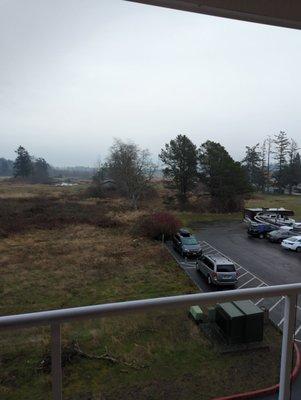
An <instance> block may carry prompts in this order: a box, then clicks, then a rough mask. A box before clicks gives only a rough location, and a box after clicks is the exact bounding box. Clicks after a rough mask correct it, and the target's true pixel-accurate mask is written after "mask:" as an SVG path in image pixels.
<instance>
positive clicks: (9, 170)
mask: <svg viewBox="0 0 301 400" xmlns="http://www.w3.org/2000/svg"><path fill="white" fill-rule="evenodd" d="M13 169H14V162H13V161H12V160H7V159H6V158H0V176H12V175H13Z"/></svg>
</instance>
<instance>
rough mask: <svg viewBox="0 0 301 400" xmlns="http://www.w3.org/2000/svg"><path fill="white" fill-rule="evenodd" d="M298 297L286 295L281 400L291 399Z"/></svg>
mask: <svg viewBox="0 0 301 400" xmlns="http://www.w3.org/2000/svg"><path fill="white" fill-rule="evenodd" d="M297 298H298V297H297V295H290V296H286V297H285V308H284V324H283V336H282V349H281V368H280V387H279V400H289V399H290V392H291V373H292V364H293V350H294V332H295V325H296V305H297Z"/></svg>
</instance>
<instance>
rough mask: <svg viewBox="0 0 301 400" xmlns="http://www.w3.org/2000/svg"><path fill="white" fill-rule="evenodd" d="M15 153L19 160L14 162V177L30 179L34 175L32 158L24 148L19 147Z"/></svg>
mask: <svg viewBox="0 0 301 400" xmlns="http://www.w3.org/2000/svg"><path fill="white" fill-rule="evenodd" d="M15 152H16V153H17V158H16V160H15V162H14V177H15V178H17V177H20V178H28V177H29V176H30V174H31V173H32V160H31V157H30V155H29V153H28V151H26V150H25V149H24V147H22V146H19V147H18V149H17V150H16V151H15Z"/></svg>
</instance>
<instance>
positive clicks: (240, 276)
mask: <svg viewBox="0 0 301 400" xmlns="http://www.w3.org/2000/svg"><path fill="white" fill-rule="evenodd" d="M247 274H249V272H248V271H247V272H245V273H243V274H242V275H239V277H238V279H240V278H242V277H243V276H245V275H247Z"/></svg>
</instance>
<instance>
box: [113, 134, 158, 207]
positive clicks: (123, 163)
mask: <svg viewBox="0 0 301 400" xmlns="http://www.w3.org/2000/svg"><path fill="white" fill-rule="evenodd" d="M107 166H108V172H109V175H110V177H111V178H112V179H114V181H115V183H116V185H117V188H118V189H119V190H120V191H121V192H122V193H123V194H124V195H126V196H127V197H128V198H129V199H130V200H131V203H132V206H133V207H134V208H138V202H139V200H140V198H141V195H142V194H143V192H144V191H145V190H146V188H147V187H148V185H149V182H150V181H151V179H152V178H153V176H154V172H155V170H156V166H155V164H154V163H153V162H152V160H151V157H150V153H149V151H148V150H142V149H140V148H139V147H138V146H137V145H135V144H134V143H125V142H122V141H121V140H117V139H115V142H114V144H113V146H112V147H111V149H110V154H109V157H108V160H107Z"/></svg>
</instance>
